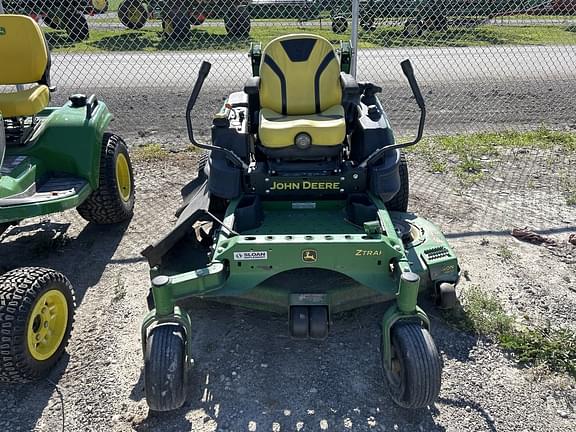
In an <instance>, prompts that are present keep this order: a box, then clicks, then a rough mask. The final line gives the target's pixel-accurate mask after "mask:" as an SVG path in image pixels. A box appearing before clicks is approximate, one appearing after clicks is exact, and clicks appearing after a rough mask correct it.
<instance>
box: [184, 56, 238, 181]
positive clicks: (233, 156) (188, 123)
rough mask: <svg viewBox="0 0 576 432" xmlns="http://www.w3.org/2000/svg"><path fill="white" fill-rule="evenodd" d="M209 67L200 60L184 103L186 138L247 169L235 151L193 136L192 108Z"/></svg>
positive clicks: (208, 64) (205, 62)
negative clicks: (196, 73)
mask: <svg viewBox="0 0 576 432" xmlns="http://www.w3.org/2000/svg"><path fill="white" fill-rule="evenodd" d="M211 67H212V64H211V63H209V62H207V61H203V62H202V65H201V66H200V70H199V71H198V78H197V79H196V83H195V84H194V88H193V89H192V94H191V95H190V99H188V104H187V105H186V127H187V129H188V138H189V139H190V142H191V143H192V144H194V145H195V146H196V147H199V148H201V149H205V150H211V151H219V152H223V153H225V154H226V156H227V157H228V159H229V160H230V161H231V162H232V163H234V165H236V166H239V167H241V168H242V169H244V170H248V165H247V164H246V163H245V162H244V161H243V160H242V159H240V158H239V157H238V156H237V155H236V153H234V152H232V151H230V150H228V149H225V148H222V147H217V146H213V145H210V144H204V143H200V142H198V141H196V139H195V138H194V128H193V127H192V110H193V109H194V105H196V100H197V99H198V95H199V94H200V90H201V89H202V86H203V85H204V80H206V77H207V76H208V74H209V73H210V68H211Z"/></svg>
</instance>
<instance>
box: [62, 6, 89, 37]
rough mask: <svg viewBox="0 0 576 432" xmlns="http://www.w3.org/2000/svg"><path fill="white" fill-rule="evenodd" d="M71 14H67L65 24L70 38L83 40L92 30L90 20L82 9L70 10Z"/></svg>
mask: <svg viewBox="0 0 576 432" xmlns="http://www.w3.org/2000/svg"><path fill="white" fill-rule="evenodd" d="M69 14H70V15H66V17H65V21H64V25H65V27H66V33H68V39H70V40H71V41H72V42H81V41H84V40H86V39H88V38H89V37H90V30H89V29H88V20H87V19H86V17H85V16H84V14H83V13H82V12H80V11H69Z"/></svg>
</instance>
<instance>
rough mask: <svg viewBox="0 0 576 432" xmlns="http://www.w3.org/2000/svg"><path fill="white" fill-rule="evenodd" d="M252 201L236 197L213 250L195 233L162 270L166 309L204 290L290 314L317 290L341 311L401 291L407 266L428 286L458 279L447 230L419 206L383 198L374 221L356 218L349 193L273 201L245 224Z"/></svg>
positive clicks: (158, 278)
mask: <svg viewBox="0 0 576 432" xmlns="http://www.w3.org/2000/svg"><path fill="white" fill-rule="evenodd" d="M245 201H246V200H243V199H239V200H236V201H234V202H233V203H231V205H230V206H229V208H228V211H227V213H226V214H227V216H226V217H225V218H224V220H223V226H222V227H221V228H220V229H218V230H216V233H215V234H214V243H213V245H214V246H213V252H211V249H210V248H209V247H206V246H202V245H201V243H200V242H198V241H197V239H196V237H195V236H196V233H195V232H194V234H193V236H187V237H184V238H182V239H180V240H179V241H178V242H177V243H176V244H175V246H174V247H173V248H171V249H170V250H169V251H168V253H166V254H165V255H164V257H163V258H162V262H161V264H160V265H158V266H156V267H154V268H153V269H152V277H153V279H154V280H153V285H154V288H153V289H154V290H155V293H156V294H157V296H158V295H159V296H160V297H159V298H166V299H167V300H168V302H167V304H158V302H157V305H156V307H157V308H160V309H161V310H162V312H163V311H164V310H165V309H164V307H166V308H167V312H168V313H170V311H172V310H173V307H174V306H175V304H177V303H179V302H180V301H182V300H184V299H185V298H187V297H192V296H197V297H214V298H215V299H220V300H224V301H227V302H232V303H236V304H243V305H246V306H251V307H255V308H260V309H265V310H273V311H276V312H280V313H282V312H286V311H287V309H288V308H289V307H290V306H291V305H293V304H295V297H294V295H308V294H322V295H323V297H322V300H321V302H322V304H324V305H326V306H328V307H330V310H331V311H332V312H338V311H342V310H347V309H352V308H356V307H359V306H362V305H367V304H370V303H374V302H378V301H389V300H393V299H394V298H395V296H396V295H397V292H398V290H399V284H400V277H399V276H400V273H399V270H401V271H411V272H414V273H416V274H418V275H419V276H420V284H419V287H418V288H419V290H421V291H422V290H425V289H428V288H431V287H432V288H434V287H435V285H437V284H438V283H440V282H442V281H449V282H453V281H454V280H455V279H456V278H457V274H458V266H457V262H456V257H455V255H454V253H453V252H452V250H451V249H450V247H449V246H448V244H447V242H446V240H445V239H444V237H443V235H442V233H441V232H440V230H439V229H438V228H437V227H436V226H434V225H433V224H432V223H430V222H428V221H426V220H424V219H421V218H417V217H415V216H414V215H412V214H409V213H396V212H391V213H389V212H388V211H387V210H386V208H385V205H384V204H383V203H382V202H380V201H379V200H378V199H377V198H373V203H374V204H375V205H376V206H377V208H378V211H377V212H376V213H375V215H377V219H378V220H374V221H369V222H366V223H365V224H364V226H360V225H359V224H357V223H353V222H351V221H350V220H349V219H348V217H347V211H346V202H345V201H318V202H313V201H309V202H264V203H262V204H261V207H262V213H261V216H262V217H261V223H260V224H259V225H258V226H257V227H252V228H248V229H243V230H238V226H241V225H242V224H246V223H251V222H250V221H252V223H255V221H253V218H252V214H251V213H249V217H247V220H248V222H246V221H243V220H242V219H240V218H238V215H239V214H241V211H240V212H239V210H241V209H242V208H243V207H241V206H240V205H241V204H242V203H243V202H245ZM248 201H250V200H248ZM256 213H258V211H256ZM256 218H258V217H256ZM234 230H235V231H234ZM231 231H234V233H232V232H231ZM236 234H238V235H236ZM210 256H211V258H210ZM393 263H396V270H394V269H393V268H392V267H393ZM191 269H192V270H191ZM327 279H330V280H332V281H333V282H334V283H326V280H327ZM298 280H300V281H302V280H307V281H308V282H307V283H304V284H303V283H299V282H298ZM312 280H317V281H318V283H310V281H312ZM303 287H305V288H303ZM311 301H312V302H318V301H319V300H318V298H317V297H316V298H312V300H311ZM297 303H301V301H297Z"/></svg>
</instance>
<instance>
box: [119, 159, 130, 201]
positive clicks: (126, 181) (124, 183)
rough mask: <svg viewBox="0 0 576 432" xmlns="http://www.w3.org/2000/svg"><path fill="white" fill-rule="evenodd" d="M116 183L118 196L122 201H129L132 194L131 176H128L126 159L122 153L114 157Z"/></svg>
mask: <svg viewBox="0 0 576 432" xmlns="http://www.w3.org/2000/svg"><path fill="white" fill-rule="evenodd" d="M116 184H117V185H118V193H119V194H120V198H122V200H123V201H124V202H127V201H129V200H130V195H131V194H132V178H131V177H130V168H129V166H128V160H127V159H126V156H124V155H123V154H122V153H120V154H119V155H118V157H117V158H116Z"/></svg>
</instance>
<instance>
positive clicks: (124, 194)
mask: <svg viewBox="0 0 576 432" xmlns="http://www.w3.org/2000/svg"><path fill="white" fill-rule="evenodd" d="M78 213H80V216H82V217H83V218H84V219H86V220H87V221H88V222H93V223H97V224H114V223H120V222H124V221H127V220H129V219H130V218H131V217H132V215H133V214H134V177H133V174H132V164H131V163H130V155H129V154H128V148H127V147H126V144H125V143H124V140H123V139H122V138H120V137H119V136H118V135H114V134H111V133H105V134H104V138H103V139H102V154H101V157H100V182H99V185H98V189H97V190H95V191H94V192H92V194H91V195H90V196H89V197H88V198H87V199H86V200H85V201H84V202H83V203H82V204H80V205H79V206H78Z"/></svg>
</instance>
